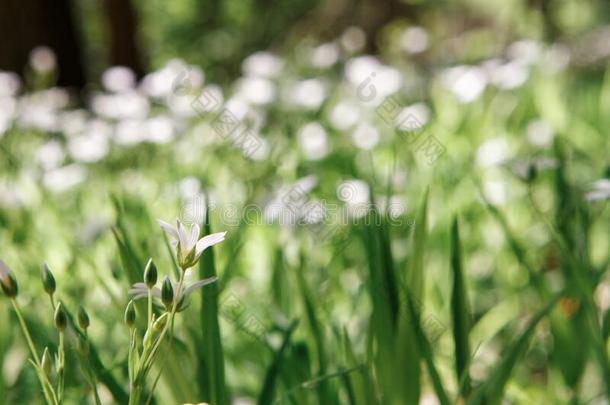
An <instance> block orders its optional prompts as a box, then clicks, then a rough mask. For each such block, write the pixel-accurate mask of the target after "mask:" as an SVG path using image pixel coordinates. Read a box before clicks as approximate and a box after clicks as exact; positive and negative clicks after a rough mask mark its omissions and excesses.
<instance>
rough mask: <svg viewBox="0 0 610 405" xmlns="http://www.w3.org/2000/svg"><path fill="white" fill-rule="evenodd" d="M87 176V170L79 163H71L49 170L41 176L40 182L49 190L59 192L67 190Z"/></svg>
mask: <svg viewBox="0 0 610 405" xmlns="http://www.w3.org/2000/svg"><path fill="white" fill-rule="evenodd" d="M86 177H87V170H86V169H85V168H84V167H83V166H81V165H79V164H71V165H68V166H63V167H60V168H57V169H53V170H49V171H48V172H46V173H45V174H44V176H43V179H42V182H43V184H44V186H45V187H46V188H47V189H49V190H50V191H53V192H56V193H60V192H62V191H66V190H69V189H71V188H73V187H75V186H77V185H79V184H80V183H82V182H83V181H84V180H85V178H86Z"/></svg>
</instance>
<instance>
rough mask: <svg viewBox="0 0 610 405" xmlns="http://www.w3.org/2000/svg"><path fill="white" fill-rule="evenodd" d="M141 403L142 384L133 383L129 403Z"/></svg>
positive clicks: (131, 404) (132, 404)
mask: <svg viewBox="0 0 610 405" xmlns="http://www.w3.org/2000/svg"><path fill="white" fill-rule="evenodd" d="M139 403H140V386H139V385H135V384H132V385H131V392H130V393H129V405H138V404H139Z"/></svg>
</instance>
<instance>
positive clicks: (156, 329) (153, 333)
mask: <svg viewBox="0 0 610 405" xmlns="http://www.w3.org/2000/svg"><path fill="white" fill-rule="evenodd" d="M168 316H169V314H168V313H167V312H165V313H164V314H163V315H161V316H160V317H159V319H157V320H156V321H154V322H153V325H152V328H149V329H148V330H147V331H146V333H145V334H144V339H143V340H142V342H143V346H144V350H147V349H149V348H150V347H151V346H152V345H153V343H154V342H155V339H157V337H158V336H159V335H160V334H161V332H162V331H163V328H165V326H166V325H167V319H168Z"/></svg>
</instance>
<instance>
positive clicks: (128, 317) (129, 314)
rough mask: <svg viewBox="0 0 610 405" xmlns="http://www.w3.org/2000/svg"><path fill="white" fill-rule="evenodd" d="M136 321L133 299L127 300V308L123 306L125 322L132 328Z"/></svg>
mask: <svg viewBox="0 0 610 405" xmlns="http://www.w3.org/2000/svg"><path fill="white" fill-rule="evenodd" d="M135 322H136V308H135V306H134V304H133V300H132V301H129V304H127V308H125V323H126V324H127V326H129V327H130V328H133V325H134V324H135Z"/></svg>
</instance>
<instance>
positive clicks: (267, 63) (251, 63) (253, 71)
mask: <svg viewBox="0 0 610 405" xmlns="http://www.w3.org/2000/svg"><path fill="white" fill-rule="evenodd" d="M283 66H284V61H282V59H280V58H279V57H277V56H275V55H273V54H272V53H269V52H257V53H254V54H252V55H250V56H248V57H247V58H246V59H245V60H244V61H243V63H242V70H243V71H244V74H246V75H250V76H259V77H275V76H277V75H278V74H279V73H280V72H281V71H282V68H283Z"/></svg>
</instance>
